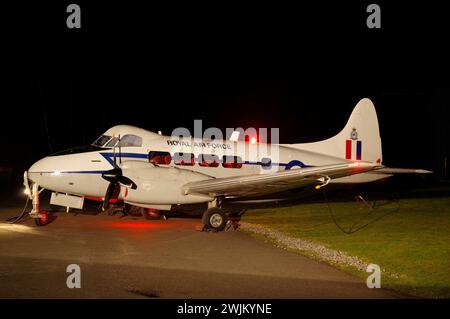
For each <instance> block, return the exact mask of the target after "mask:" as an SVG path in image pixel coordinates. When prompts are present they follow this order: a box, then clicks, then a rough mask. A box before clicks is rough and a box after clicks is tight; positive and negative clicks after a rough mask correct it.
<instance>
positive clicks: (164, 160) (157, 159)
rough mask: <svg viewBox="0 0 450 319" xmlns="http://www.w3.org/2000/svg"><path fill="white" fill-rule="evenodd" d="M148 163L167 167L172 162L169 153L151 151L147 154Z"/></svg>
mask: <svg viewBox="0 0 450 319" xmlns="http://www.w3.org/2000/svg"><path fill="white" fill-rule="evenodd" d="M148 161H149V162H150V163H152V164H156V165H169V164H170V162H171V161H172V156H170V153H169V152H158V151H151V152H150V153H148Z"/></svg>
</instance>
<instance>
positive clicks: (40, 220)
mask: <svg viewBox="0 0 450 319" xmlns="http://www.w3.org/2000/svg"><path fill="white" fill-rule="evenodd" d="M37 216H38V217H35V218H34V223H35V224H36V226H45V225H47V224H48V214H47V211H46V210H42V211H40V212H39V213H38V214H37Z"/></svg>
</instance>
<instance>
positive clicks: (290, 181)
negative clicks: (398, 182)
mask: <svg viewBox="0 0 450 319" xmlns="http://www.w3.org/2000/svg"><path fill="white" fill-rule="evenodd" d="M381 167H382V166H380V165H379V164H374V163H368V162H348V163H342V164H335V165H326V166H316V167H308V168H302V169H293V170H286V171H281V172H276V173H267V174H254V175H245V176H233V177H226V178H215V179H209V180H203V181H196V182H191V183H187V184H185V185H184V186H183V192H184V194H186V195H187V194H203V195H209V196H254V195H264V194H269V193H276V192H281V191H284V190H288V189H293V188H298V187H303V186H308V185H321V184H325V183H328V181H329V180H330V179H333V178H339V177H343V176H349V175H354V174H360V173H364V172H368V171H371V170H374V169H378V168H381Z"/></svg>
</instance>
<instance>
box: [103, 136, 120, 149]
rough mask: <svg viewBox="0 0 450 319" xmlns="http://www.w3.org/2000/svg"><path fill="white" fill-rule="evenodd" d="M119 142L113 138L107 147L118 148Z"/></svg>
mask: <svg viewBox="0 0 450 319" xmlns="http://www.w3.org/2000/svg"><path fill="white" fill-rule="evenodd" d="M118 141H119V138H118V137H113V138H112V139H111V140H110V141H109V142H108V144H106V147H115V146H117V142H118Z"/></svg>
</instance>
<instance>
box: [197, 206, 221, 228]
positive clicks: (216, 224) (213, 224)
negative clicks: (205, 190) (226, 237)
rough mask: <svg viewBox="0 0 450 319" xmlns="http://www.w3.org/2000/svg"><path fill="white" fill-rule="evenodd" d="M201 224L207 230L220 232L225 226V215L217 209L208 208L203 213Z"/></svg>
mask: <svg viewBox="0 0 450 319" xmlns="http://www.w3.org/2000/svg"><path fill="white" fill-rule="evenodd" d="M202 222H203V225H204V226H205V228H206V229H207V230H213V231H222V230H224V228H225V226H226V225H227V215H226V214H225V212H224V211H223V209H221V208H219V207H212V208H208V209H207V210H206V211H205V212H204V213H203V217H202Z"/></svg>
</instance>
